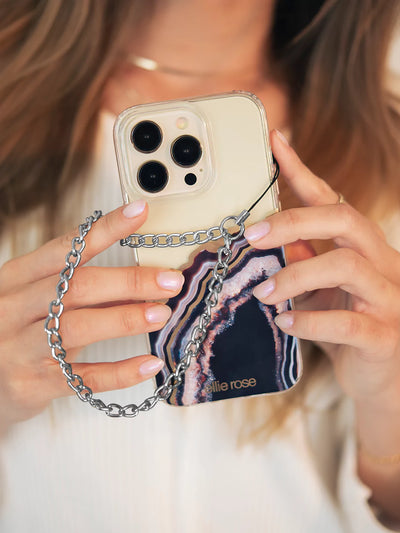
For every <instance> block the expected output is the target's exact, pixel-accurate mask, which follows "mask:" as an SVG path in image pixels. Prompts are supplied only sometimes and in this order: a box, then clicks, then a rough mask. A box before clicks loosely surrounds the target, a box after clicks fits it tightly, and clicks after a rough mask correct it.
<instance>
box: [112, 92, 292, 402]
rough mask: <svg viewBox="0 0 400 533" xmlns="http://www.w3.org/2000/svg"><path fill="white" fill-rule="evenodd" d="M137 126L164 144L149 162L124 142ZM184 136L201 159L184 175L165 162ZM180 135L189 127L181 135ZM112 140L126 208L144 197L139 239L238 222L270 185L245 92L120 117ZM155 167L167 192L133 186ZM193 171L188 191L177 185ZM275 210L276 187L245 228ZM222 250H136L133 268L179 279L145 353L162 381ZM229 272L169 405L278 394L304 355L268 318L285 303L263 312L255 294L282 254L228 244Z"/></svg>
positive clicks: (262, 130) (264, 143) (267, 154)
mask: <svg viewBox="0 0 400 533" xmlns="http://www.w3.org/2000/svg"><path fill="white" fill-rule="evenodd" d="M143 120H149V121H152V122H154V123H156V124H158V125H159V127H160V130H161V131H162V142H161V144H160V146H159V148H157V149H156V150H154V151H153V152H152V153H150V154H146V153H140V152H139V151H138V150H137V149H135V147H134V146H132V142H131V134H132V131H133V128H135V126H136V125H137V124H138V123H140V122H141V121H143ZM182 124H186V125H187V130H185V133H189V134H191V135H193V136H195V137H196V138H199V140H200V143H201V146H202V157H201V158H200V160H199V161H198V163H196V165H194V166H193V167H191V168H190V169H185V168H184V169H182V168H181V167H179V166H178V165H176V164H175V162H174V161H173V158H172V157H171V146H173V143H174V142H175V140H176V139H177V138H179V136H180V135H182V131H181V129H180V127H181V125H182ZM185 127H186V126H185ZM114 140H115V147H116V154H117V161H118V167H119V173H120V179H121V187H122V193H123V198H124V201H125V202H126V203H127V202H131V201H132V200H135V199H137V198H143V197H145V198H146V200H147V201H148V203H149V216H148V219H147V221H146V222H145V224H144V225H143V226H142V227H141V228H140V233H143V234H144V233H177V232H185V231H193V230H198V229H207V228H210V227H213V226H216V225H219V224H220V222H221V220H222V219H223V218H225V217H226V216H231V215H238V214H239V213H241V212H242V211H243V209H247V208H249V207H250V205H252V204H253V202H254V201H255V200H256V199H257V198H258V197H259V196H260V195H261V194H262V193H263V192H264V191H265V189H266V187H267V186H268V184H269V183H270V182H271V180H272V174H273V160H272V153H271V149H270V146H269V135H268V127H267V120H266V115H265V111H264V108H263V106H262V104H261V102H260V101H259V100H258V99H257V98H256V97H255V96H254V95H251V94H249V93H244V92H233V93H226V94H221V95H214V96H208V97H199V98H193V99H188V100H183V101H174V102H158V103H154V104H153V103H152V104H146V105H140V106H135V107H133V108H130V109H127V110H125V111H124V112H123V113H122V114H121V115H120V116H119V117H118V119H117V121H116V124H115V127H114ZM149 160H151V161H161V162H162V164H164V165H165V166H166V167H167V168H168V172H169V181H168V184H167V186H166V187H165V188H164V189H163V190H162V191H161V192H160V193H156V194H151V193H148V192H146V191H143V190H142V189H141V188H140V184H138V178H137V176H138V173H139V170H140V168H141V165H143V164H146V162H147V161H149ZM186 172H191V173H193V174H195V176H197V177H198V178H199V182H198V184H197V185H195V187H194V188H193V187H190V186H187V190H186V189H185V185H184V183H183V175H184V174H185V173H186ZM278 210H279V199H278V189H277V187H276V186H275V185H274V186H273V187H272V188H271V189H270V191H269V192H268V194H266V195H265V196H264V197H263V199H262V201H260V202H259V204H257V206H255V208H254V209H253V210H252V211H251V216H250V217H249V219H248V220H247V221H246V226H247V225H250V224H252V223H254V222H257V221H259V220H262V219H264V218H265V217H266V216H268V215H269V214H272V213H274V212H276V211H278ZM221 244H222V243H221V242H219V241H216V242H214V243H208V244H206V245H202V246H200V245H197V246H181V247H177V248H163V249H160V248H153V249H143V248H140V249H138V250H137V251H136V252H135V258H134V259H135V262H136V263H137V264H141V265H151V266H160V267H163V268H166V267H170V268H177V269H180V270H182V271H183V273H184V276H185V284H184V287H183V289H182V292H181V293H180V294H179V295H178V296H177V297H176V298H172V299H170V300H169V301H168V305H169V306H170V307H171V309H172V316H171V319H170V320H169V322H168V323H167V324H166V326H165V327H164V328H163V329H162V330H161V331H160V332H155V333H151V334H150V335H149V352H150V353H153V354H154V355H157V356H159V357H162V358H163V359H164V360H165V362H166V367H165V369H164V370H163V371H162V372H160V373H159V375H158V376H157V383H158V384H161V382H162V381H163V379H164V377H165V374H166V372H169V370H170V369H173V368H174V367H175V365H176V363H177V362H178V361H179V359H180V354H181V353H182V347H183V346H184V345H185V343H186V341H187V339H188V335H189V332H190V330H191V328H192V326H193V325H194V324H196V321H197V320H198V317H199V314H200V313H201V311H202V308H203V307H202V305H203V304H202V300H203V297H204V293H205V291H206V285H207V281H208V279H209V278H210V275H211V270H212V267H213V265H214V263H215V259H216V250H217V248H218V246H220V245H221ZM233 252H234V253H233V257H232V261H231V267H230V271H229V273H228V276H227V278H226V281H225V283H224V288H223V291H222V293H221V294H220V300H219V303H218V305H217V307H216V308H214V312H213V315H212V322H211V324H210V326H209V330H208V331H209V333H208V336H207V339H206V341H205V343H204V345H203V350H202V352H201V354H200V356H199V358H198V359H197V360H192V363H191V366H190V367H189V368H188V370H187V372H186V375H185V379H184V382H183V384H182V385H181V386H180V387H178V388H177V389H176V390H175V391H174V393H173V394H172V396H171V397H170V398H169V400H168V401H169V403H171V404H173V405H193V404H196V403H202V402H209V401H214V400H219V399H223V398H232V397H237V396H249V395H254V394H266V393H280V392H283V391H285V390H287V389H290V388H291V387H292V386H293V385H295V383H296V382H297V381H298V380H299V378H300V375H301V369H302V365H301V356H300V352H299V347H298V345H297V342H296V340H295V339H293V338H292V337H290V336H287V335H285V334H283V333H282V332H281V331H280V330H279V329H278V328H277V326H276V325H275V323H274V321H273V318H274V317H275V315H276V314H277V313H278V312H281V311H283V310H285V309H289V308H290V306H291V303H290V302H289V301H287V302H283V303H282V304H280V305H279V306H265V305H263V304H261V303H260V302H259V301H258V300H257V299H256V298H254V297H253V296H252V289H253V288H254V287H255V285H257V284H258V283H260V282H261V281H263V280H265V279H266V278H268V277H269V276H270V275H272V274H274V273H275V272H276V271H277V270H279V269H280V268H282V267H283V266H284V264H285V258H284V252H283V250H282V249H279V248H278V249H274V250H262V251H261V250H255V249H253V248H251V247H250V246H249V245H248V244H247V243H246V241H245V240H244V239H242V240H241V241H237V242H235V244H234V249H233Z"/></svg>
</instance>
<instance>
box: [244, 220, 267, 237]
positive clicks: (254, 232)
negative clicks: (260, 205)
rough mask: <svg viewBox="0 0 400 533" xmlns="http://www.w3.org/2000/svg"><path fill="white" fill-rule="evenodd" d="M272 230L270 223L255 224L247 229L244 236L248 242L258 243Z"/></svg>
mask: <svg viewBox="0 0 400 533" xmlns="http://www.w3.org/2000/svg"><path fill="white" fill-rule="evenodd" d="M270 229H271V226H270V224H269V222H267V221H265V220H264V221H263V222H258V223H257V224H254V225H253V226H250V227H249V228H247V229H246V231H245V232H244V236H245V237H246V239H247V240H248V241H258V240H259V239H261V238H262V237H264V236H265V235H267V233H269V231H270Z"/></svg>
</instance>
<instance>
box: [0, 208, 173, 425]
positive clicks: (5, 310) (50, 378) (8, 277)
mask: <svg viewBox="0 0 400 533" xmlns="http://www.w3.org/2000/svg"><path fill="white" fill-rule="evenodd" d="M146 215H147V208H146V204H145V202H143V201H138V202H135V203H133V204H130V205H129V206H126V207H125V208H123V207H121V208H119V209H116V210H115V211H112V212H111V213H109V214H107V215H105V216H104V217H102V218H100V219H99V220H98V222H96V223H95V224H94V225H93V228H92V230H91V231H90V232H89V233H88V235H87V237H86V248H85V251H84V253H83V255H82V264H83V263H84V262H86V261H88V260H89V259H91V258H92V257H94V256H95V255H97V254H98V253H100V252H101V251H102V250H104V249H106V248H108V247H109V246H110V245H111V244H113V243H114V242H115V241H117V240H119V239H120V238H123V237H126V236H127V235H129V234H131V233H133V232H135V231H136V230H137V229H138V228H139V227H140V226H141V225H142V224H143V222H144V221H145V219H146ZM76 235H77V231H76V230H75V231H73V232H71V233H70V234H68V235H64V236H63V237H60V238H57V239H55V240H52V241H50V242H48V243H47V244H45V245H44V246H42V247H41V248H39V249H37V250H36V251H34V252H32V253H30V254H27V255H25V256H22V257H19V258H16V259H12V260H11V261H9V262H7V263H6V264H4V265H3V267H2V268H1V269H0V317H1V320H0V402H1V404H2V410H3V413H4V415H5V418H4V419H3V420H2V421H0V429H1V425H2V427H3V429H4V428H5V427H6V426H7V425H8V424H9V423H11V422H14V421H17V420H21V419H25V418H28V417H30V416H33V415H34V414H36V413H38V412H39V411H40V410H42V409H43V408H44V407H45V406H46V405H47V404H48V403H49V402H50V400H52V399H53V398H56V397H59V396H65V395H67V394H72V393H73V391H72V390H71V389H70V388H69V387H68V386H67V384H66V380H65V377H64V376H63V374H62V372H61V370H60V368H59V365H58V363H57V362H56V361H55V360H54V359H53V358H52V357H51V353H50V349H49V347H48V345H47V336H46V334H45V332H44V329H43V325H44V318H45V317H46V316H47V313H48V306H49V303H50V301H52V300H53V299H54V298H55V294H56V293H55V287H56V284H57V281H58V280H59V272H60V271H61V269H62V268H63V266H65V264H64V258H65V255H66V254H67V252H68V251H69V250H70V247H71V240H72V238H73V237H75V236H76ZM182 284H183V275H182V274H181V273H180V272H177V271H173V270H167V271H163V270H162V269H160V268H150V267H148V268H145V267H134V266H132V267H125V268H100V267H91V266H85V267H81V266H80V267H79V268H78V269H77V270H76V272H75V274H74V276H73V278H72V279H71V281H70V287H69V291H68V293H67V294H66V295H65V297H64V299H63V302H64V306H65V307H64V313H63V315H62V318H61V320H60V322H61V324H60V334H61V336H62V339H63V346H64V347H65V349H66V350H67V361H68V362H71V361H73V360H74V359H76V357H77V355H78V353H79V351H80V349H81V348H83V347H84V346H86V345H88V344H91V343H93V342H97V341H101V340H104V339H108V338H112V337H122V336H130V335H137V334H139V333H144V332H148V331H154V330H157V329H160V328H161V327H162V326H163V325H164V323H165V322H166V320H167V319H168V318H169V316H170V313H171V311H170V309H169V307H167V306H166V305H163V304H159V303H145V302H143V300H160V299H165V298H170V297H171V296H174V295H176V294H177V293H178V292H179V291H180V289H181V287H182ZM139 300H140V301H142V302H141V303H139V302H138V301H139ZM162 366H163V363H162V361H161V360H160V359H158V358H157V357H154V356H152V355H141V356H138V357H134V358H131V359H127V360H123V361H117V362H112V363H79V364H78V363H76V364H74V365H73V371H74V372H75V373H77V374H79V375H81V376H82V378H83V380H84V382H85V384H86V385H88V386H89V387H90V388H91V389H92V390H93V391H94V392H98V391H105V390H111V389H120V388H124V387H129V386H132V385H135V384H137V383H139V382H141V381H144V380H146V379H148V378H150V377H152V376H154V375H155V374H157V373H158V371H159V370H160V369H161V368H162Z"/></svg>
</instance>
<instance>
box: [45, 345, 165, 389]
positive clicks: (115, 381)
mask: <svg viewBox="0 0 400 533" xmlns="http://www.w3.org/2000/svg"><path fill="white" fill-rule="evenodd" d="M163 366H164V362H163V361H162V360H161V359H159V358H158V357H154V356H150V355H140V356H137V357H133V358H130V359H124V360H123V361H115V362H112V363H74V365H73V368H72V371H73V372H74V374H78V375H79V376H81V378H82V380H83V382H84V384H85V385H86V386H87V387H89V388H90V389H91V390H92V391H93V392H94V393H96V392H105V391H110V390H119V389H126V388H127V387H132V386H133V385H137V384H138V383H141V382H142V381H145V380H147V379H150V378H152V377H154V376H155V375H156V374H158V372H159V371H160V370H161V369H162V367H163ZM54 370H55V380H54V392H53V397H59V396H66V395H67V394H74V392H73V391H72V389H71V388H70V387H68V385H67V383H66V379H65V377H64V375H63V374H62V372H61V370H60V368H59V367H58V365H57V366H56V367H55V369H54Z"/></svg>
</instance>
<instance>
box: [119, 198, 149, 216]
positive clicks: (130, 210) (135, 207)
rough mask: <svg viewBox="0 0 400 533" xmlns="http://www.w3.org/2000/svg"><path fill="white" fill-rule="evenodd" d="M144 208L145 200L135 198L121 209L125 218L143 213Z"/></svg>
mask: <svg viewBox="0 0 400 533" xmlns="http://www.w3.org/2000/svg"><path fill="white" fill-rule="evenodd" d="M145 208H146V202H145V201H144V200H136V202H132V203H131V204H128V205H127V206H126V207H125V208H124V209H123V211H122V213H123V215H124V217H126V218H135V217H138V216H139V215H141V214H142V213H143V211H144V210H145Z"/></svg>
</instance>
